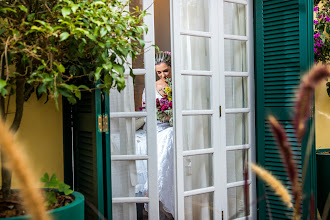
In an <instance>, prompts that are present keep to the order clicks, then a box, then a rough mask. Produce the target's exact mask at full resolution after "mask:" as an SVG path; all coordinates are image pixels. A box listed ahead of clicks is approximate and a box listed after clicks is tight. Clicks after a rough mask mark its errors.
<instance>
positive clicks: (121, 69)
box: [113, 64, 125, 75]
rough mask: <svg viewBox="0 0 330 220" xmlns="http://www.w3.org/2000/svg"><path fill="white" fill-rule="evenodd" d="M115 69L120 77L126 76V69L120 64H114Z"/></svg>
mask: <svg viewBox="0 0 330 220" xmlns="http://www.w3.org/2000/svg"><path fill="white" fill-rule="evenodd" d="M113 69H114V70H115V71H116V72H117V73H119V74H120V75H122V74H124V71H125V68H124V67H123V66H121V65H118V64H113Z"/></svg>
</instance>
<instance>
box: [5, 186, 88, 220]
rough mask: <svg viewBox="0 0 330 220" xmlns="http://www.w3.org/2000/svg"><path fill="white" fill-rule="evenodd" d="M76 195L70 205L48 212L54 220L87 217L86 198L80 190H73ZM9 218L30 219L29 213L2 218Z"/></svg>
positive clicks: (73, 194)
mask: <svg viewBox="0 0 330 220" xmlns="http://www.w3.org/2000/svg"><path fill="white" fill-rule="evenodd" d="M71 195H72V196H73V197H74V201H73V202H72V203H70V204H69V205H66V206H63V207H61V208H58V209H53V210H50V211H49V212H48V213H49V214H50V215H51V217H52V219H53V220H84V219H85V198H84V196H83V195H82V194H81V193H79V192H73V193H72V194H71ZM0 219H8V220H30V219H31V217H30V216H28V215H23V216H17V217H10V218H0Z"/></svg>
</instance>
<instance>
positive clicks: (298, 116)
mask: <svg viewBox="0 0 330 220" xmlns="http://www.w3.org/2000/svg"><path fill="white" fill-rule="evenodd" d="M329 76H330V71H329V67H328V66H326V65H318V66H314V67H313V68H312V69H311V70H310V71H309V73H308V74H306V75H305V76H304V78H303V80H302V82H301V84H300V88H299V92H298V94H297V101H296V107H295V117H294V120H293V124H294V127H295V130H296V136H297V138H298V141H301V139H302V137H303V136H304V134H305V130H306V127H305V122H306V120H307V119H308V117H309V114H310V111H309V110H310V107H311V103H310V102H311V100H312V97H313V94H314V89H315V87H316V86H317V85H318V84H319V83H320V82H321V81H322V80H324V79H326V78H327V77H329Z"/></svg>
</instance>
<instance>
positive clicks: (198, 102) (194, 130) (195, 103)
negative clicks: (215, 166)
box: [181, 0, 213, 219]
mask: <svg viewBox="0 0 330 220" xmlns="http://www.w3.org/2000/svg"><path fill="white" fill-rule="evenodd" d="M208 6H209V5H208V3H207V1H200V0H199V1H197V0H182V2H181V22H182V24H181V27H182V29H186V30H197V31H209V30H208V26H209V8H208ZM181 41H182V54H181V57H182V61H183V62H182V67H183V69H184V70H210V51H209V46H210V45H209V39H206V38H203V37H190V36H182V39H181ZM181 88H182V90H183V91H182V94H183V97H182V100H183V103H182V105H183V110H207V109H210V100H209V98H210V77H204V76H182V85H181ZM182 121H183V130H184V133H183V143H184V145H185V146H184V150H195V149H203V148H209V147H210V132H211V130H210V118H209V117H208V116H183V120H182ZM183 161H184V169H185V170H184V189H185V191H188V190H193V189H199V188H204V187H208V186H211V185H213V181H212V172H210V171H211V169H212V161H211V160H210V158H209V157H208V155H202V156H191V157H184V160H183ZM212 209H213V207H212V204H211V201H210V200H209V196H208V195H207V194H202V195H199V196H197V197H186V198H185V219H210V218H211V212H212V211H211V210H212Z"/></svg>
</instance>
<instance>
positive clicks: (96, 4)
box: [92, 1, 105, 6]
mask: <svg viewBox="0 0 330 220" xmlns="http://www.w3.org/2000/svg"><path fill="white" fill-rule="evenodd" d="M92 5H94V6H98V5H101V6H105V4H104V2H102V1H94V2H93V3H92Z"/></svg>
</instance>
